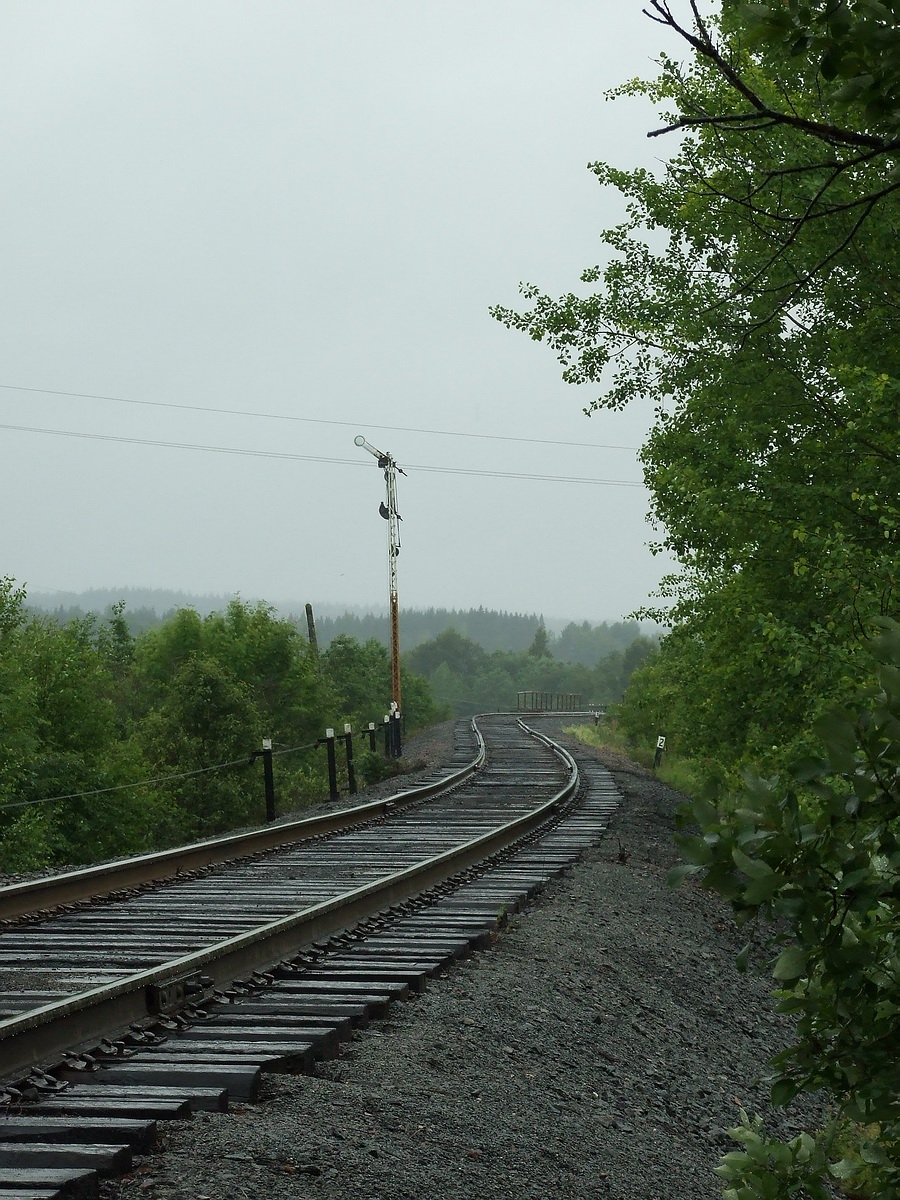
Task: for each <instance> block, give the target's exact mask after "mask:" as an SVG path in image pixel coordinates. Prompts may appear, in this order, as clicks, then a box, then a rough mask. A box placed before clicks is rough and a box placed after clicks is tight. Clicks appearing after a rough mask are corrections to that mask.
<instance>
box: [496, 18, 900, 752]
mask: <svg viewBox="0 0 900 1200" xmlns="http://www.w3.org/2000/svg"><path fill="white" fill-rule="evenodd" d="M684 7H685V9H686V11H687V12H688V15H690V6H688V5H685V6H684ZM750 7H752V6H747V5H740V4H730V5H728V7H727V11H726V14H725V16H726V18H727V19H726V20H725V21H723V22H721V23H719V24H718V25H716V26H707V25H701V26H700V29H701V30H702V31H703V32H702V34H701V33H698V27H697V26H696V25H694V26H691V29H692V30H693V34H694V35H695V36H696V39H697V40H699V41H701V42H702V41H703V38H706V39H707V40H708V42H709V44H710V45H713V46H714V47H715V55H710V54H709V53H704V52H702V51H703V46H702V45H701V48H700V49H699V50H698V49H695V52H694V54H693V57H692V59H691V61H690V62H689V63H688V64H687V65H683V64H681V63H679V62H677V61H675V59H674V58H670V57H666V56H663V57H662V58H661V60H660V62H661V70H660V74H659V76H658V77H657V78H656V79H654V80H651V81H640V80H634V81H631V82H630V83H627V84H626V85H624V86H623V87H621V88H619V89H617V91H616V92H615V93H613V94H612V96H611V98H612V99H613V100H614V99H615V98H616V97H617V96H620V95H638V94H639V95H643V96H645V97H647V98H649V99H650V100H652V101H653V102H654V103H655V105H656V106H657V109H658V111H659V112H660V120H661V121H662V122H663V124H662V126H661V128H663V129H669V130H671V131H672V132H671V133H670V135H669V136H670V137H671V138H672V139H677V140H673V141H672V142H671V143H670V144H671V146H672V149H673V154H672V157H671V158H670V160H669V161H668V162H667V163H666V164H665V165H664V166H663V167H662V168H661V169H660V170H659V171H658V172H656V173H652V172H649V171H647V170H644V169H633V170H628V169H620V168H616V167H613V166H610V165H608V164H604V163H595V164H593V165H592V166H591V170H592V171H593V172H594V174H595V176H596V177H597V179H598V181H599V182H600V183H601V184H603V185H604V186H607V187H613V188H615V189H616V190H617V191H618V192H619V193H620V195H621V197H622V200H623V204H624V208H625V216H624V219H623V220H622V221H621V222H620V223H619V224H618V225H616V226H614V227H613V228H611V229H607V230H605V231H603V232H602V233H601V235H600V239H601V243H602V244H603V245H604V247H605V252H606V256H607V261H606V262H605V264H602V265H596V266H593V267H590V268H588V269H587V270H586V271H584V272H583V274H582V276H581V281H580V282H581V285H582V286H581V287H580V288H579V289H578V290H577V291H575V290H573V291H572V292H570V293H569V294H567V295H565V296H562V297H557V298H553V297H551V296H549V295H547V294H545V293H543V292H542V291H541V290H540V288H539V287H537V286H535V285H532V284H526V285H523V286H522V289H521V290H522V293H523V296H524V299H525V302H526V305H525V306H524V307H523V309H522V310H520V311H517V310H513V309H510V308H502V307H498V308H495V309H494V310H493V315H494V316H495V317H496V318H497V319H499V320H500V321H502V322H504V323H505V324H506V325H508V326H509V327H511V328H516V329H519V330H522V331H524V332H526V333H528V335H529V336H530V337H532V338H533V339H535V340H537V341H543V342H546V343H547V344H548V345H549V346H550V347H551V348H552V349H553V350H554V351H555V353H556V355H557V357H558V359H559V361H560V363H561V366H562V369H563V377H564V378H565V379H566V380H568V381H569V382H571V383H574V384H579V385H583V386H586V387H590V388H591V389H592V392H593V395H592V397H591V399H590V400H589V401H588V404H587V408H586V411H588V412H591V411H596V410H598V409H603V408H608V409H619V408H623V407H624V406H626V405H627V404H629V403H630V402H632V401H634V400H638V399H642V400H646V399H648V398H649V399H650V400H651V401H652V403H653V404H654V405H655V411H656V422H655V426H654V428H653V430H652V432H651V434H650V437H649V439H648V441H647V443H646V445H645V447H644V449H643V451H642V453H641V460H642V463H643V468H644V474H645V479H646V482H647V484H648V487H649V488H650V492H651V500H650V505H651V516H652V518H653V519H654V520H655V522H656V523H657V526H658V528H659V529H660V530H661V531H662V532H661V542H660V544H662V545H665V546H666V547H667V548H668V549H669V550H670V551H672V552H673V553H674V555H675V556H676V557H677V558H678V560H679V561H680V563H681V564H682V568H683V570H682V573H681V575H680V577H679V578H678V579H672V580H669V581H668V582H667V583H666V584H665V585H664V589H663V593H664V595H663V599H664V600H665V601H666V604H662V605H659V606H657V609H656V610H655V611H651V614H650V615H655V616H657V617H659V618H661V619H663V620H666V621H667V622H668V623H670V624H672V625H674V627H675V628H676V630H678V631H680V634H681V637H682V647H681V649H682V657H683V651H684V647H685V645H686V644H690V645H692V646H693V647H694V656H695V658H696V660H697V668H698V669H699V670H700V671H701V672H704V673H705V674H706V676H707V682H708V683H709V686H708V687H706V688H698V689H697V691H698V693H699V692H701V691H703V692H704V693H705V695H704V696H703V697H700V696H699V695H698V697H697V700H696V704H694V705H693V706H692V705H691V703H690V702H688V703H687V705H686V706H685V707H684V712H683V719H684V727H685V733H686V734H687V733H688V731H690V733H689V739H690V738H693V739H694V740H695V742H696V743H697V744H698V745H708V744H709V743H710V742H711V741H712V740H713V738H714V735H715V731H714V730H713V728H712V727H711V726H710V724H709V719H710V718H709V714H708V713H707V712H706V711H705V709H707V708H708V707H709V705H708V704H707V700H711V701H712V705H713V707H714V708H715V707H716V704H717V702H721V701H726V700H727V701H729V702H732V701H733V702H737V703H738V704H739V703H740V696H741V693H743V695H744V696H746V697H751V698H758V699H759V700H760V707H761V709H764V710H765V711H767V712H768V715H769V721H770V723H771V725H772V726H773V727H774V728H775V729H776V730H778V731H779V732H778V733H777V734H776V736H775V737H774V738H773V737H772V736H771V731H768V730H760V729H755V728H754V727H753V726H754V717H753V714H752V712H751V713H749V714H748V719H747V720H746V721H744V724H743V727H742V728H738V729H732V730H731V731H730V735H731V744H730V745H727V746H726V745H722V746H720V754H721V755H723V756H725V757H726V758H728V757H730V759H731V762H732V763H738V762H740V761H741V760H742V758H743V757H745V756H746V754H747V753H753V754H757V753H759V752H760V751H763V750H764V751H765V752H767V753H768V752H770V751H771V746H772V743H773V741H775V742H779V741H783V740H785V738H789V737H790V733H791V730H792V729H795V728H797V726H798V724H802V723H803V722H804V717H806V718H809V719H811V717H812V716H814V715H815V711H813V710H814V709H816V707H817V706H818V705H819V704H820V702H821V701H825V702H827V701H829V700H831V699H846V698H847V694H846V690H842V689H846V688H847V687H855V686H857V682H858V681H859V679H860V678H861V677H866V676H871V671H872V668H871V666H869V667H868V668H866V667H864V665H863V663H864V659H865V648H866V644H867V639H868V635H869V632H870V629H869V627H868V625H867V622H868V621H869V619H870V618H871V617H872V616H873V615H882V614H886V613H887V614H889V613H891V612H892V611H894V605H895V600H894V588H895V586H896V558H897V526H898V505H897V495H898V492H900V486H898V485H900V472H898V452H900V444H898V434H897V421H896V411H897V400H898V387H900V384H898V380H900V362H898V352H900V339H898V337H897V333H898V321H900V289H898V281H900V272H898V267H900V261H898V254H900V249H898V247H900V239H898V237H897V226H898V215H900V210H898V200H897V197H896V194H895V193H893V192H887V193H886V194H884V195H882V196H880V198H879V200H878V202H877V203H876V204H874V205H873V206H871V208H869V207H866V209H865V211H866V219H864V220H860V216H861V212H860V210H859V208H858V206H857V205H856V201H857V200H858V199H859V197H860V196H862V195H869V194H871V193H874V192H876V191H879V189H880V190H881V191H884V190H885V189H884V188H883V187H882V186H881V185H882V184H885V185H886V184H887V183H889V182H890V177H891V173H892V171H893V159H892V158H891V155H890V154H887V153H885V154H881V155H879V156H874V157H870V158H866V159H865V160H864V161H859V162H856V163H854V164H853V165H845V166H842V168H841V169H840V170H837V171H835V169H834V164H835V163H838V162H839V161H840V162H843V160H839V157H838V153H839V148H838V149H835V147H834V146H829V145H828V144H826V143H824V142H823V141H822V140H821V139H820V138H818V137H816V136H812V135H811V134H810V132H809V128H810V127H813V128H818V127H819V126H822V127H825V126H827V127H829V128H830V127H832V126H834V123H835V117H834V112H833V107H829V106H830V105H832V104H833V96H832V95H830V94H829V93H828V91H827V89H824V88H823V87H822V86H820V84H819V82H817V75H816V71H815V68H814V65H810V64H809V63H804V62H803V61H800V60H797V61H795V60H793V59H790V60H788V59H787V58H785V60H784V69H783V70H781V71H778V70H776V69H775V66H776V65H777V54H776V53H775V50H774V49H773V48H772V46H771V45H770V44H768V43H767V44H766V45H765V46H763V48H762V49H758V48H756V44H755V43H753V42H752V41H751V38H750V33H751V30H750V24H749V20H746V19H744V20H743V24H742V19H743V18H746V17H747V10H748V9H749V8H750ZM651 10H655V11H656V13H657V15H659V14H660V13H662V14H665V13H668V11H669V10H668V8H665V7H664V6H662V5H655V4H654V5H651ZM660 23H661V24H666V23H668V22H666V21H661V22H660ZM685 28H687V26H685ZM736 80H737V81H738V82H739V84H740V86H736V84H735V81H736ZM748 91H749V92H750V94H751V95H752V96H753V97H757V98H759V100H760V103H761V104H762V105H763V107H764V108H765V109H766V111H771V112H773V113H775V112H782V111H783V112H786V113H788V114H793V115H796V116H798V118H800V119H799V123H796V122H795V123H793V124H792V123H791V122H789V121H776V120H772V119H768V118H766V117H759V116H758V115H757V117H756V118H753V116H752V113H751V112H749V111H748V100H747V96H746V94H745V93H746V92H748ZM841 104H842V107H841V111H840V116H841V120H842V121H843V123H844V126H847V127H849V122H850V120H851V118H856V125H855V126H853V128H858V129H860V130H863V131H864V130H865V129H866V116H865V112H864V111H863V110H862V109H861V108H860V109H856V110H854V108H853V106H852V103H851V102H850V101H849V100H844V101H842V102H841ZM754 111H755V110H754ZM713 118H714V119H713ZM842 127H843V126H842ZM651 132H656V130H651ZM826 184H827V186H825V185H826ZM823 189H824V190H823ZM804 214H805V215H806V219H799V218H801V217H803V216H804ZM711 647H713V648H717V649H716V651H715V653H714V654H713V655H712V658H713V659H714V660H715V661H714V662H713V663H712V664H711V663H710V648H711ZM719 659H721V660H722V661H723V662H724V661H727V663H728V664H729V666H728V669H727V672H726V673H727V674H728V675H730V676H733V677H734V685H735V691H736V694H731V693H729V691H728V689H727V688H726V689H724V690H723V688H722V687H721V686H720V687H718V688H717V687H716V678H715V670H716V663H717V662H718V660H719ZM665 666H666V648H665V647H664V648H663V653H662V655H661V657H660V659H659V660H657V663H656V664H655V665H654V666H653V667H651V668H649V670H665ZM729 686H730V685H729ZM751 707H752V703H751ZM656 719H657V718H656V717H654V720H656ZM658 719H659V720H660V721H661V723H662V725H663V727H666V726H667V725H668V724H669V723H668V722H667V721H666V719H665V714H659V715H658ZM806 723H808V721H807V722H806ZM757 724H758V722H757Z"/></svg>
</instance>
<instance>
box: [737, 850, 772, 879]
mask: <svg viewBox="0 0 900 1200" xmlns="http://www.w3.org/2000/svg"><path fill="white" fill-rule="evenodd" d="M731 857H732V858H733V859H734V861H735V865H736V866H737V867H738V868H739V869H740V870H741V871H743V872H744V874H745V875H749V876H750V878H751V879H765V878H766V876H768V875H771V874H772V873H773V872H772V868H771V867H770V866H769V864H768V863H766V862H763V861H762V859H759V858H750V856H749V855H747V854H745V853H744V852H743V850H739V849H738V848H737V846H735V848H734V849H733V850H732V852H731Z"/></svg>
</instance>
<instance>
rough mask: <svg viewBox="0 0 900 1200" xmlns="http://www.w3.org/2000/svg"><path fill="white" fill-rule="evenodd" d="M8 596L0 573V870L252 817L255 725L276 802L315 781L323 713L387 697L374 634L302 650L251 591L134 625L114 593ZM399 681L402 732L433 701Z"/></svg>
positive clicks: (339, 721)
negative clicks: (103, 611) (82, 609)
mask: <svg viewBox="0 0 900 1200" xmlns="http://www.w3.org/2000/svg"><path fill="white" fill-rule="evenodd" d="M24 600H25V597H24V593H23V591H22V590H21V589H19V588H17V587H16V585H15V584H14V582H13V581H12V580H10V579H6V580H2V581H0V871H16V870H27V869H32V868H35V867H43V866H47V865H54V864H68V863H79V862H91V861H96V860H98V859H101V858H106V857H110V856H114V855H117V854H125V853H133V852H140V851H146V850H152V849H157V848H160V847H162V846H165V845H169V844H172V843H175V842H179V841H184V840H188V839H193V838H196V837H202V836H205V835H209V834H213V833H217V832H220V831H222V830H225V829H230V828H234V827H236V826H239V825H242V824H250V823H255V822H257V821H259V820H260V819H261V818H262V815H263V793H262V782H261V777H260V768H259V764H258V763H257V762H255V761H254V760H253V759H252V755H253V752H254V751H255V750H257V749H259V747H260V745H261V739H262V738H264V737H267V738H272V739H273V741H274V743H275V747H276V749H278V750H280V751H283V752H284V753H281V754H279V757H278V766H277V773H278V791H279V795H280V797H281V802H280V807H281V809H282V810H287V809H293V808H297V807H298V806H300V805H302V804H304V803H305V802H307V801H309V800H310V799H314V798H318V797H320V796H321V795H322V794H323V793H327V784H326V775H325V764H324V753H323V751H321V749H319V748H318V747H317V746H316V744H315V743H316V742H317V740H318V739H319V738H321V737H322V736H323V733H324V730H325V727H326V726H328V725H331V726H336V727H338V728H340V727H341V726H342V725H343V722H344V721H349V722H350V723H351V724H352V725H353V726H354V727H355V728H356V729H360V728H362V727H365V726H366V725H367V724H368V722H369V721H370V720H376V721H380V720H381V717H382V715H383V713H384V712H385V710H386V709H387V707H388V702H389V698H390V661H389V655H388V652H387V650H386V649H385V648H384V646H382V645H381V644H380V643H378V642H375V641H373V640H370V641H368V642H365V643H362V644H361V643H359V642H357V641H356V640H354V639H353V638H349V637H343V638H338V639H336V640H335V641H334V642H332V644H331V646H330V647H329V648H328V650H327V651H326V652H325V653H324V654H323V655H322V656H321V659H320V661H317V660H316V658H315V656H314V655H313V653H312V651H311V649H310V646H309V643H308V641H307V640H306V638H305V637H302V636H301V635H300V634H299V633H298V631H297V629H296V628H295V626H294V625H293V624H292V623H291V622H289V621H286V620H284V619H282V618H279V617H277V616H276V615H275V614H274V612H273V611H272V610H271V609H270V608H268V607H267V606H266V605H264V604H257V605H254V606H251V605H248V604H244V603H242V602H241V601H240V600H232V601H231V602H230V603H229V604H228V605H227V607H226V608H225V610H224V611H223V612H211V613H209V614H208V615H206V616H201V615H200V614H199V613H198V612H196V611H194V610H193V609H179V610H177V611H176V612H175V613H174V614H173V615H172V616H171V617H170V618H169V619H168V620H166V621H164V622H163V623H161V624H158V625H156V626H154V627H153V628H151V629H149V630H148V631H147V632H145V633H143V634H141V635H140V636H138V637H135V636H134V635H133V634H132V633H131V631H130V630H129V628H128V623H127V620H126V614H125V611H124V606H123V605H117V606H115V607H114V608H113V610H112V612H111V613H110V615H109V616H108V618H106V619H98V618H96V617H93V616H87V617H81V618H78V619H75V620H70V621H63V622H60V621H58V620H56V619H55V618H54V617H50V616H38V615H34V614H31V613H29V612H28V611H27V610H26V608H25V604H24ZM403 689H404V709H405V717H406V723H407V731H408V732H414V731H415V730H416V729H417V728H421V727H423V726H426V725H429V724H432V723H434V722H435V721H436V720H441V719H443V718H444V717H445V716H446V715H447V711H446V710H445V709H443V708H441V707H440V706H438V705H436V704H435V703H434V701H433V700H432V698H431V694H430V691H429V688H428V685H427V684H426V683H425V682H424V681H423V680H421V679H418V678H416V677H414V676H412V675H410V674H409V673H408V672H405V673H404V677H403ZM372 758H373V759H375V756H372ZM359 765H360V773H361V775H362V777H363V778H365V777H366V776H367V775H369V776H372V777H377V774H378V773H379V771H380V769H381V768H380V766H379V762H378V761H377V760H376V761H369V755H368V752H363V753H360V755H359ZM141 781H149V782H141ZM139 782H140V783H141V786H139V787H134V786H131V785H133V784H136V783H139ZM57 798H58V799H57Z"/></svg>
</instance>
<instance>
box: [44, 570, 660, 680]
mask: <svg viewBox="0 0 900 1200" xmlns="http://www.w3.org/2000/svg"><path fill="white" fill-rule="evenodd" d="M230 599H231V598H230V597H225V596H212V595H206V596H191V595H188V594H186V593H183V592H175V591H164V590H162V589H148V588H120V589H118V590H115V589H111V588H107V589H94V590H92V591H88V592H82V593H72V592H60V593H53V594H48V595H45V596H41V597H39V598H37V599H36V598H34V597H31V596H30V597H29V598H28V602H27V607H28V608H29V609H30V610H31V611H33V612H38V613H48V614H50V615H52V616H54V617H56V619H57V620H58V621H59V622H61V623H65V622H67V621H71V620H78V619H81V618H83V617H85V616H88V615H91V614H93V615H95V616H97V617H100V618H104V617H107V616H109V614H110V612H111V610H112V607H113V605H115V604H118V603H119V602H120V601H124V602H125V609H124V611H123V617H124V619H125V622H126V624H127V626H128V630H129V632H130V633H131V635H132V636H133V637H139V636H140V635H141V634H143V633H146V632H147V630H149V629H154V628H156V627H157V626H159V625H163V624H165V623H166V622H167V621H168V620H170V619H171V618H172V617H173V616H174V615H175V613H176V612H177V611H179V610H180V609H183V608H193V609H194V610H195V611H196V612H197V613H199V615H200V616H201V617H206V616H208V615H209V614H210V613H213V612H224V611H225V610H226V609H227V608H228V604H229V601H230ZM273 607H274V608H275V609H276V611H277V612H278V613H279V615H280V616H282V617H283V618H284V619H286V620H288V621H290V622H291V623H293V624H294V625H295V626H296V628H297V630H298V631H299V632H300V633H302V634H303V635H304V636H306V616H305V613H304V611H303V607H302V606H301V605H299V604H296V605H291V606H290V608H288V607H287V606H277V605H276V606H273ZM315 617H316V633H317V637H318V640H319V646H320V648H321V649H323V650H324V649H326V648H327V647H328V646H329V645H330V644H331V642H333V641H334V639H335V638H337V637H340V636H345V637H352V638H356V640H357V641H359V642H365V641H368V640H369V639H370V638H374V639H375V640H376V641H378V642H381V643H382V645H385V646H387V645H389V643H390V627H389V624H388V618H387V614H386V613H371V612H368V613H360V612H352V611H344V612H339V611H338V609H337V607H336V606H334V605H321V606H316V609H315ZM544 624H545V622H544V619H543V617H542V616H540V615H538V614H537V613H510V612H497V611H496V610H493V609H486V608H470V609H448V608H428V609H403V610H402V612H401V619H400V642H401V649H402V650H403V651H404V653H408V652H409V651H411V650H414V649H415V648H416V647H417V646H420V645H421V644H422V643H423V642H428V641H431V640H433V639H434V638H437V637H439V636H440V635H441V634H442V633H444V632H446V630H448V629H453V630H455V632H456V633H458V634H460V636H462V637H464V638H467V639H468V640H469V641H472V642H474V643H475V644H476V645H477V646H480V647H481V649H482V650H485V651H487V652H488V653H493V652H495V651H498V650H502V651H506V652H508V653H512V654H520V653H522V652H523V651H526V650H527V649H528V648H529V647H530V646H531V644H532V642H533V639H534V636H535V634H536V632H537V630H538V629H539V628H541V627H542V626H544ZM641 632H642V631H641V626H640V625H639V623H638V622H637V621H615V622H606V621H603V622H601V623H600V624H597V625H592V624H591V623H590V622H588V621H583V622H581V623H578V622H574V621H573V622H570V623H569V624H568V625H565V626H564V627H562V628H561V629H558V630H556V631H554V629H553V628H552V625H551V624H549V623H548V624H547V635H548V643H547V652H548V653H549V655H550V656H551V657H553V658H555V659H557V660H558V661H560V662H570V663H578V664H580V665H581V666H585V667H595V666H597V664H598V663H600V662H601V661H602V660H603V659H605V658H607V657H608V656H609V655H611V654H621V653H623V652H624V651H625V650H626V649H627V647H628V646H630V645H631V643H632V642H633V641H634V640H635V639H636V638H637V637H639V636H640V635H641Z"/></svg>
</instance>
